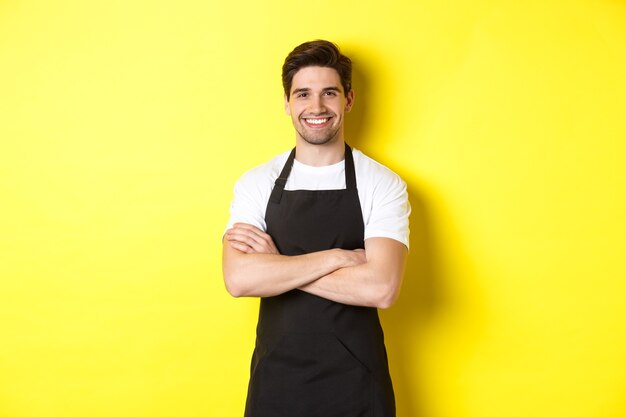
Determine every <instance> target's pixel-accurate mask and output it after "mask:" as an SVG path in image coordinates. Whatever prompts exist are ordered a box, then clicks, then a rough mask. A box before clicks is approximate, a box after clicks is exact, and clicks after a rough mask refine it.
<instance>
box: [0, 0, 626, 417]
mask: <svg viewBox="0 0 626 417" xmlns="http://www.w3.org/2000/svg"><path fill="white" fill-rule="evenodd" d="M315 38H328V39H331V40H334V41H336V42H338V43H339V44H340V45H341V46H342V47H343V49H344V51H345V52H346V53H348V54H349V55H351V56H352V57H353V60H354V63H355V71H356V72H355V87H356V89H357V104H356V108H355V109H354V112H353V114H351V116H350V117H351V120H350V121H349V123H350V124H349V126H348V139H349V141H350V142H351V143H352V144H353V145H355V146H357V147H358V148H360V149H362V150H364V151H365V152H366V153H368V154H370V155H371V156H373V157H375V158H376V159H378V160H380V161H381V162H383V163H385V164H387V165H388V166H390V167H391V168H393V169H394V170H396V171H397V172H398V173H400V174H401V175H402V176H403V177H404V178H405V179H406V181H407V183H408V184H409V189H410V192H411V201H412V204H413V208H414V213H413V215H412V219H411V220H412V237H411V244H412V252H411V259H410V262H409V268H408V273H407V276H406V280H405V285H404V288H403V294H402V296H401V299H400V300H399V302H398V303H397V304H396V306H394V307H393V308H392V309H390V310H388V311H385V312H383V314H382V316H383V321H384V325H385V326H386V329H387V342H388V349H389V354H390V361H391V367H392V375H393V378H394V381H395V385H396V390H397V399H398V408H399V417H518V416H519V417H531V416H532V417H618V416H626V400H624V398H625V397H624V392H626V370H625V369H626V354H625V353H624V352H626V331H625V326H624V322H625V320H626V303H625V301H624V300H625V299H626V280H625V278H626V265H625V261H624V252H625V249H626V242H625V240H626V238H625V236H626V219H625V217H626V216H625V215H624V213H626V197H625V192H624V188H625V185H626V168H625V164H624V156H625V153H626V152H625V151H626V144H625V139H626V123H625V122H624V120H625V117H626V116H625V115H626V77H625V76H624V74H626V3H624V2H623V1H618V0H613V1H608V0H607V1H591V0H589V1H584V0H581V1H569V2H565V1H558V2H551V1H527V2H520V1H513V0H511V1H497V0H492V1H488V0H473V1H470V0H456V1H447V2H441V1H434V0H429V1H427V0H422V1H404V2H380V1H363V0H361V1H344V2H338V1H334V2H333V1H327V0H321V1H318V2H314V3H303V4H301V5H299V4H297V3H295V2H284V3H283V2H279V1H276V0H269V1H266V2H257V1H247V2H232V3H229V2H226V1H220V2H211V1H209V2H205V1H179V2H172V1H167V2H166V1H156V2H155V1H147V0H138V1H121V0H117V1H90V2H88V1H81V0H65V1H43V0H40V1H37V0H23V1H20V0H4V1H0V141H1V142H0V143H1V146H0V193H1V194H0V195H1V206H0V207H1V208H0V210H1V213H2V216H0V279H1V281H0V416H2V417H34V416H36V417H56V416H59V417H85V416H89V417H100V416H102V417H105V416H106V417H112V416H115V417H140V416H146V417H170V416H176V417H191V416H219V417H231V416H232V417H234V416H241V415H242V410H243V403H244V398H245V390H246V384H247V377H248V366H249V359H250V354H251V351H252V347H253V343H254V326H255V318H256V309H257V304H258V302H257V301H256V300H244V299H239V300H235V299H232V298H230V297H229V296H228V295H227V293H226V292H225V290H224V288H223V284H222V278H221V267H220V253H221V243H220V238H221V233H222V230H223V228H224V226H225V223H226V221H227V217H228V205H229V201H230V199H231V197H232V186H233V184H234V181H235V180H236V179H237V178H238V177H239V175H240V174H241V173H242V172H243V171H245V170H246V169H248V168H250V167H252V166H254V165H256V164H259V163H261V162H264V161H265V160H267V159H269V158H270V157H271V156H273V155H274V154H276V153H278V152H281V151H283V150H286V149H288V148H289V147H291V146H292V144H293V133H292V128H291V125H290V122H289V119H288V118H287V117H286V116H285V115H284V114H283V107H282V91H281V84H280V73H279V71H280V66H281V64H282V60H283V59H284V57H285V55H286V54H287V53H288V52H289V51H290V50H291V48H293V47H294V46H295V45H296V44H298V43H300V42H302V41H305V40H310V39H315ZM294 417H295V416H294Z"/></svg>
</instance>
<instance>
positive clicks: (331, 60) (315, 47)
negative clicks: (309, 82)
mask: <svg viewBox="0 0 626 417" xmlns="http://www.w3.org/2000/svg"><path fill="white" fill-rule="evenodd" d="M305 67H328V68H333V69H334V70H335V71H337V74H339V78H340V79H341V86H342V87H343V94H344V95H347V94H348V92H349V91H350V90H351V89H352V61H350V58H348V57H347V56H345V55H342V54H341V52H340V51H339V48H337V45H335V44H334V43H332V42H329V41H325V40H316V41H311V42H305V43H303V44H301V45H298V46H296V48H295V49H294V50H293V51H291V53H290V54H289V55H287V58H285V63H284V64H283V74H282V75H283V89H284V90H285V96H286V97H287V100H289V98H290V97H289V96H290V93H291V84H292V81H293V76H294V75H295V74H296V73H297V72H298V71H300V70H301V69H302V68H305Z"/></svg>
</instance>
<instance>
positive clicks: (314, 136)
mask: <svg viewBox="0 0 626 417" xmlns="http://www.w3.org/2000/svg"><path fill="white" fill-rule="evenodd" d="M302 123H305V122H302ZM340 128H341V126H337V127H335V128H333V127H332V126H331V127H329V128H328V130H324V131H320V132H310V131H307V130H306V128H305V127H304V126H300V129H296V130H297V131H298V134H299V135H300V137H301V138H302V139H304V141H305V142H307V143H309V144H311V145H325V144H327V143H329V142H331V141H332V140H333V139H335V138H336V137H337V136H338V135H339V129H340Z"/></svg>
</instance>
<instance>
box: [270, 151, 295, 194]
mask: <svg viewBox="0 0 626 417" xmlns="http://www.w3.org/2000/svg"><path fill="white" fill-rule="evenodd" d="M295 157H296V148H293V149H292V150H291V153H290V154H289V158H287V162H285V166H284V167H283V170H282V171H281V173H280V175H279V176H278V178H276V181H274V189H273V190H272V195H271V196H270V201H271V202H272V203H275V204H280V199H281V198H282V196H283V191H284V190H285V184H287V178H289V174H290V173H291V167H292V166H293V160H294V159H295Z"/></svg>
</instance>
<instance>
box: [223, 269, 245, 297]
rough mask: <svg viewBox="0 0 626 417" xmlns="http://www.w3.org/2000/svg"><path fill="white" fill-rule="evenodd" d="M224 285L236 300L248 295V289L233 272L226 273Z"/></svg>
mask: <svg viewBox="0 0 626 417" xmlns="http://www.w3.org/2000/svg"><path fill="white" fill-rule="evenodd" d="M224 284H225V286H226V291H228V293H229V294H230V295H232V296H233V297H235V298H239V297H243V296H245V295H246V289H245V288H244V286H243V285H242V281H241V277H238V276H237V274H235V273H233V272H228V271H224Z"/></svg>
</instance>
